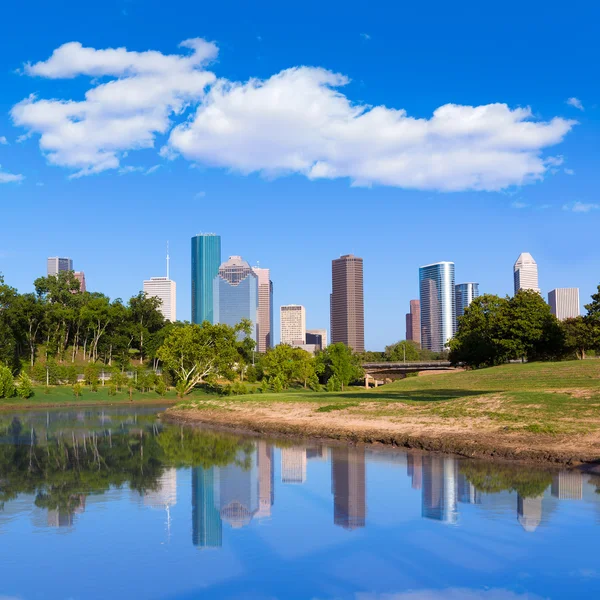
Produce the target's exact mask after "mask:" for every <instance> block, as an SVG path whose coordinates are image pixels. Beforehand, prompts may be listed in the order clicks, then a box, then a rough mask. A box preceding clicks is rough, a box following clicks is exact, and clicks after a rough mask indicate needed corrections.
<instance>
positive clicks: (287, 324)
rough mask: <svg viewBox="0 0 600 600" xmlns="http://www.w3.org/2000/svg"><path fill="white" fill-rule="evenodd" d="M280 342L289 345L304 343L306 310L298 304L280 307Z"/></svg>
mask: <svg viewBox="0 0 600 600" xmlns="http://www.w3.org/2000/svg"><path fill="white" fill-rule="evenodd" d="M279 310H280V317H279V325H280V329H281V335H280V342H281V343H282V344H288V345H289V346H294V345H301V344H305V343H306V311H305V310H304V306H300V305H299V304H288V305H287V306H282V307H281V308H280V309H279Z"/></svg>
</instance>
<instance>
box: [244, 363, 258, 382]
mask: <svg viewBox="0 0 600 600" xmlns="http://www.w3.org/2000/svg"><path fill="white" fill-rule="evenodd" d="M246 379H247V381H248V383H256V382H257V381H258V372H257V371H256V367H253V366H252V365H250V366H249V367H248V369H246Z"/></svg>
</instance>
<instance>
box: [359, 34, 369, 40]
mask: <svg viewBox="0 0 600 600" xmlns="http://www.w3.org/2000/svg"><path fill="white" fill-rule="evenodd" d="M360 37H361V38H362V39H363V40H370V39H371V36H370V35H369V34H368V33H361V34H360Z"/></svg>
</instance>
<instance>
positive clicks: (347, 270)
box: [330, 254, 365, 352]
mask: <svg viewBox="0 0 600 600" xmlns="http://www.w3.org/2000/svg"><path fill="white" fill-rule="evenodd" d="M330 311H331V343H332V344H336V343H338V342H342V343H343V344H346V346H348V347H349V348H352V350H354V351H355V352H364V350H365V304H364V296H363V259H362V258H358V257H357V256H354V255H353V254H346V255H344V256H341V257H340V258H336V259H335V260H333V261H332V262H331V297H330Z"/></svg>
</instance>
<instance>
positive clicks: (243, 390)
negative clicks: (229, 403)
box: [231, 382, 248, 396]
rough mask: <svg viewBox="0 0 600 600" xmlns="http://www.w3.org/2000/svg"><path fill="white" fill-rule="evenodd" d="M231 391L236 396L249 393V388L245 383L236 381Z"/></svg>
mask: <svg viewBox="0 0 600 600" xmlns="http://www.w3.org/2000/svg"><path fill="white" fill-rule="evenodd" d="M231 392H232V393H233V394H234V395H236V396H243V395H244V394H247V393H248V388H247V387H246V386H245V385H244V384H243V383H239V382H236V383H234V384H233V387H232V389H231Z"/></svg>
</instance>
